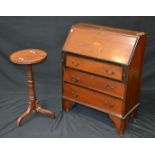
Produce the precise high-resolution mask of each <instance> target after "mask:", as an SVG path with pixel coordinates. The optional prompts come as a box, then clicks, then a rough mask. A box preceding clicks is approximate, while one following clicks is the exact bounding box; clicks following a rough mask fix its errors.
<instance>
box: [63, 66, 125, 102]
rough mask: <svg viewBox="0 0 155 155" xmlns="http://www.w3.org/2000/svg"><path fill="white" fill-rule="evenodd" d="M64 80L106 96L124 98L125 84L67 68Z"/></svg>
mask: <svg viewBox="0 0 155 155" xmlns="http://www.w3.org/2000/svg"><path fill="white" fill-rule="evenodd" d="M64 80H65V81H67V82H70V83H73V84H77V85H80V86H83V87H87V88H90V89H94V90H96V91H99V92H102V93H105V94H109V95H112V96H115V97H119V98H121V99H123V98H124V92H125V84H124V83H121V82H116V81H112V80H109V79H105V78H102V77H98V76H95V75H91V74H87V73H83V72H80V71H77V70H73V69H70V68H65V70H64Z"/></svg>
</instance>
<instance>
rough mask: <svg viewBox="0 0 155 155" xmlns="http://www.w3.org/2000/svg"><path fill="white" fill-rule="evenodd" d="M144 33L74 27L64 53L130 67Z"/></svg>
mask: <svg viewBox="0 0 155 155" xmlns="http://www.w3.org/2000/svg"><path fill="white" fill-rule="evenodd" d="M142 35H145V33H144V32H137V31H130V30H124V29H116V28H110V27H104V26H98V25H92V24H76V25H73V26H72V28H71V30H70V32H69V35H68V37H67V39H66V41H65V44H64V47H63V51H66V52H70V53H75V54H79V55H84V56H88V57H92V58H96V59H101V60H106V61H110V62H115V63H119V64H124V65H128V64H129V63H130V59H131V58H132V55H133V54H134V50H135V47H136V45H137V42H138V40H139V37H141V36H142Z"/></svg>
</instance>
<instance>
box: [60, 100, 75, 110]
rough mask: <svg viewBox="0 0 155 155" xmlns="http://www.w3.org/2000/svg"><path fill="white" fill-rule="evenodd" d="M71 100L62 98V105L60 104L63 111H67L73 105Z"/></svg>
mask: <svg viewBox="0 0 155 155" xmlns="http://www.w3.org/2000/svg"><path fill="white" fill-rule="evenodd" d="M73 104H74V103H73V102H72V101H69V100H63V105H62V108H63V112H68V111H69V110H70V109H71V107H72V106H73Z"/></svg>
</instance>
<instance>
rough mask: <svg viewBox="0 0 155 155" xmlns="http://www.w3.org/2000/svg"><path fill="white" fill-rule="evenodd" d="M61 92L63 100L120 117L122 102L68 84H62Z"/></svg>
mask: <svg viewBox="0 0 155 155" xmlns="http://www.w3.org/2000/svg"><path fill="white" fill-rule="evenodd" d="M63 91H64V92H63V97H64V98H65V99H69V100H72V101H74V102H77V103H80V104H83V105H86V106H88V107H92V108H95V109H98V110H101V111H107V112H112V113H117V114H120V115H122V111H123V104H124V103H123V101H122V100H119V99H116V98H112V97H110V96H107V95H104V94H101V93H97V92H94V91H91V90H89V89H85V88H81V87H79V86H75V85H72V84H68V83H64V90H63Z"/></svg>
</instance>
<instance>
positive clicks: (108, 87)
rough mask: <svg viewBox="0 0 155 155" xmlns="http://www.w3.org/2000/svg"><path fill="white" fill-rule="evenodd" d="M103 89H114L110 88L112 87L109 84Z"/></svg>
mask: <svg viewBox="0 0 155 155" xmlns="http://www.w3.org/2000/svg"><path fill="white" fill-rule="evenodd" d="M105 88H106V89H111V90H114V89H115V87H114V86H112V85H110V84H107V85H106V86H105Z"/></svg>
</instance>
